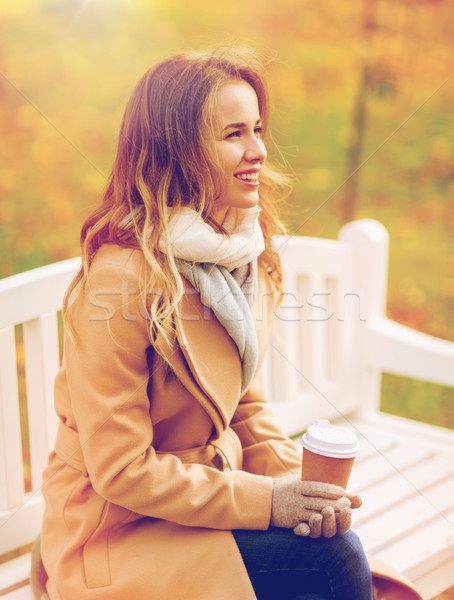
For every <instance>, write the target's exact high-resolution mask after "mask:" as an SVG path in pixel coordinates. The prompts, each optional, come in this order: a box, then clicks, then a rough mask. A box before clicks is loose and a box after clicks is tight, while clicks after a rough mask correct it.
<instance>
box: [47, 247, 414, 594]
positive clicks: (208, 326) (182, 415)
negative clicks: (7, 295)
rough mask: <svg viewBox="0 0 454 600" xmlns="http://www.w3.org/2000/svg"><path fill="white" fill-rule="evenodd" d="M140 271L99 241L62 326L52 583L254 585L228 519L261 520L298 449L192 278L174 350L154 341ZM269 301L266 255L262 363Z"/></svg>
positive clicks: (55, 588)
mask: <svg viewBox="0 0 454 600" xmlns="http://www.w3.org/2000/svg"><path fill="white" fill-rule="evenodd" d="M144 271H145V266H144V261H143V257H142V254H141V253H140V251H138V250H131V249H125V248H120V247H118V246H115V245H105V246H103V247H102V248H101V249H100V250H99V251H98V253H97V255H96V257H95V259H94V262H93V265H92V267H91V269H90V275H89V281H88V285H86V286H85V288H84V290H83V291H82V292H81V294H80V296H79V297H78V299H77V301H76V304H75V309H74V313H73V323H74V327H75V330H76V333H77V342H78V343H77V347H74V345H73V343H72V341H71V339H70V338H69V336H66V339H65V353H64V358H63V363H62V367H61V370H60V372H59V374H58V376H57V379H56V385H55V403H56V410H57V413H58V415H59V417H60V421H61V424H60V428H59V433H58V437H57V442H56V447H55V452H53V453H52V454H51V455H50V459H49V466H48V468H47V469H46V471H45V473H44V486H43V492H44V496H45V499H46V511H45V515H44V521H43V531H42V556H43V561H44V565H45V568H46V571H47V573H48V575H49V581H48V592H49V596H50V598H51V600H57V599H58V600H75V599H77V600H125V599H128V598H131V599H133V600H152V599H153V598H159V599H160V600H174V599H175V598H178V599H179V600H185V599H187V600H214V599H216V600H232V599H238V600H253V599H254V598H255V594H254V591H253V589H252V587H251V584H250V582H249V578H248V575H247V572H246V570H245V567H244V565H243V562H242V559H241V555H240V553H239V551H238V548H237V546H236V543H235V540H234V538H233V536H232V534H231V532H230V530H231V529H237V528H238V529H262V530H264V529H267V528H268V526H269V520H270V514H271V497H272V477H278V476H282V475H285V474H287V473H289V472H298V471H299V467H300V458H299V453H298V451H297V450H296V447H295V446H294V444H293V443H292V442H291V441H290V440H288V439H287V438H286V437H285V436H284V435H283V434H282V433H281V432H280V431H279V429H278V428H277V426H276V424H275V422H274V419H273V416H272V414H271V412H270V409H269V407H268V406H267V404H266V402H265V398H264V392H263V387H262V383H261V379H260V376H256V378H255V380H254V381H253V383H252V385H251V386H250V388H249V390H248V391H247V392H246V394H245V395H243V397H241V398H240V381H241V364H240V359H239V355H238V352H237V349H236V346H235V344H234V342H233V341H232V339H231V338H230V337H229V335H228V334H227V332H226V331H225V329H224V328H223V327H222V326H221V325H220V324H219V322H218V321H217V319H216V318H215V317H214V315H213V313H212V312H211V310H209V309H207V308H206V307H204V306H202V304H201V303H200V300H199V296H198V294H197V293H196V292H195V290H193V289H192V288H191V287H190V286H189V284H188V286H187V294H186V295H185V297H184V300H183V302H182V304H181V307H180V311H179V316H178V318H177V320H176V328H177V340H176V341H175V343H174V344H173V345H171V346H166V345H165V344H164V343H163V341H162V338H158V339H157V340H156V345H155V347H159V348H160V349H161V350H162V351H163V352H165V354H166V356H167V357H168V362H169V364H166V362H165V361H164V360H163V359H162V358H161V356H160V355H159V354H158V353H157V352H156V350H155V349H153V348H152V347H150V343H149V339H148V334H147V322H146V318H145V314H146V313H145V311H144V309H143V304H142V300H141V298H140V297H139V295H138V289H139V282H140V278H141V277H142V276H143V274H144ZM148 300H149V298H148ZM275 301H276V294H275V291H274V288H273V286H272V284H271V282H270V280H269V276H268V275H267V274H266V273H265V272H264V271H260V275H259V293H258V295H257V299H256V302H255V303H254V307H253V316H254V322H255V325H256V331H257V336H258V341H259V364H260V362H261V361H262V360H263V356H264V353H265V350H266V347H267V342H268V337H269V328H270V323H271V316H272V312H273V309H274V306H275ZM226 465H227V466H226ZM402 597H403V596H402Z"/></svg>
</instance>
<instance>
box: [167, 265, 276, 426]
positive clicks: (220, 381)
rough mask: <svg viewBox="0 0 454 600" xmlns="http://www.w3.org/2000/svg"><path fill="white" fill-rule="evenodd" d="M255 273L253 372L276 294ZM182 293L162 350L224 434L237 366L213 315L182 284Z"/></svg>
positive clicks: (234, 402)
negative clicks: (171, 338) (172, 337)
mask: <svg viewBox="0 0 454 600" xmlns="http://www.w3.org/2000/svg"><path fill="white" fill-rule="evenodd" d="M258 271H259V286H258V293H257V296H256V300H255V302H254V306H253V307H252V314H253V318H254V323H255V328H256V332H257V339H258V347H259V362H258V368H259V367H260V365H261V362H262V360H263V357H264V355H265V352H266V348H267V345H268V337H269V330H270V325H271V319H272V313H273V309H274V305H275V300H276V293H275V291H274V288H273V287H272V286H271V284H270V281H269V276H268V275H267V274H266V273H265V272H264V270H263V269H258ZM185 287H186V293H185V294H184V296H183V299H182V302H181V304H180V307H179V310H178V316H177V319H176V337H177V339H176V341H175V343H174V345H173V347H170V346H168V347H167V348H164V347H163V345H162V344H161V346H160V348H159V349H160V351H164V352H165V357H166V359H167V360H168V362H169V364H170V366H171V368H172V370H173V371H174V372H175V374H176V376H177V377H178V378H179V379H180V381H181V382H182V383H183V385H185V387H186V388H187V389H189V390H190V391H191V393H192V394H193V395H194V397H195V398H196V399H197V400H198V401H199V402H200V403H201V404H202V406H203V407H204V409H205V410H206V411H207V412H208V414H210V417H211V418H212V420H213V423H214V425H215V427H216V429H217V430H218V432H219V433H220V432H221V431H223V430H224V429H226V428H227V427H228V425H229V423H230V421H231V419H232V417H233V414H234V412H235V410H236V408H237V406H238V401H239V398H240V393H241V392H240V391H241V372H242V369H241V361H240V356H239V354H238V350H237V347H236V344H235V342H234V341H233V340H232V338H231V337H230V335H229V334H228V333H227V331H226V330H225V328H224V327H223V326H222V325H221V324H220V322H219V321H218V319H217V318H216V316H215V314H214V313H213V311H212V310H211V309H210V308H208V307H206V306H204V305H203V304H202V303H201V301H200V297H199V294H198V292H197V291H196V290H195V289H194V288H193V287H192V286H191V285H190V284H189V283H188V282H186V281H185Z"/></svg>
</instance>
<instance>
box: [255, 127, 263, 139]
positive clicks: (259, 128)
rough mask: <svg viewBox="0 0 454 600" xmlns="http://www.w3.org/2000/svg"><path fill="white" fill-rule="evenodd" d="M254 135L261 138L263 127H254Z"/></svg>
mask: <svg viewBox="0 0 454 600" xmlns="http://www.w3.org/2000/svg"><path fill="white" fill-rule="evenodd" d="M254 133H255V135H256V136H257V137H262V134H263V127H256V128H255V129H254Z"/></svg>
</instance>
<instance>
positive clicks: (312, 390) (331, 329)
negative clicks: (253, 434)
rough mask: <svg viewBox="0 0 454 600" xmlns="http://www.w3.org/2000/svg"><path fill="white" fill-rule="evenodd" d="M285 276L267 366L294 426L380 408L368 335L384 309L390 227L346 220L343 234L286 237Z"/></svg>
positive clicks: (273, 391)
mask: <svg viewBox="0 0 454 600" xmlns="http://www.w3.org/2000/svg"><path fill="white" fill-rule="evenodd" d="M277 248H278V249H279V252H280V254H281V258H282V265H283V273H284V282H283V290H284V293H283V295H282V303H281V305H280V307H279V308H278V310H277V311H276V319H275V327H274V332H273V336H272V339H271V345H270V351H269V354H268V365H267V368H266V373H267V377H268V381H267V383H268V388H269V397H270V399H271V400H272V403H273V408H274V411H275V413H276V416H277V417H278V420H279V422H280V424H281V427H282V428H283V429H284V430H285V431H286V433H288V434H296V433H299V432H301V431H302V430H303V429H304V428H305V427H307V425H309V424H310V423H312V422H314V420H315V419H319V418H327V419H335V418H339V417H340V416H345V415H348V414H351V413H353V412H356V411H359V410H362V409H370V408H373V409H377V408H378V405H379V395H380V381H381V380H380V375H381V374H380V372H379V371H377V370H376V369H374V368H373V366H372V365H371V364H367V363H366V360H368V359H369V358H370V357H366V356H365V354H364V352H363V340H364V338H365V333H366V331H367V328H368V327H369V325H370V323H371V322H372V321H373V320H374V319H376V318H380V317H382V316H384V314H385V307H386V294H387V265H388V234H387V231H386V229H385V228H384V227H383V225H381V224H380V223H378V222H377V221H373V220H371V219H363V220H360V221H356V222H352V223H349V224H348V225H346V226H345V227H343V228H342V229H341V231H340V234H339V239H338V240H327V239H316V238H307V237H292V238H289V239H287V240H286V239H283V238H282V239H279V240H278V243H277Z"/></svg>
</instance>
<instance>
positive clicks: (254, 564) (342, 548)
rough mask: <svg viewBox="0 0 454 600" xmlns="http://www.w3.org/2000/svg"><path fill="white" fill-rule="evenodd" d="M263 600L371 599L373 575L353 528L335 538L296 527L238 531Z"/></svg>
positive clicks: (250, 573) (252, 576)
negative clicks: (309, 534)
mask: <svg viewBox="0 0 454 600" xmlns="http://www.w3.org/2000/svg"><path fill="white" fill-rule="evenodd" d="M233 535H234V537H235V540H236V543H237V545H238V548H239V550H240V553H241V555H242V557H243V561H244V563H245V566H246V569H247V571H248V574H249V578H250V580H251V583H252V585H253V587H254V590H255V593H256V595H257V598H258V600H284V599H285V600H371V599H372V578H371V573H370V569H369V565H368V562H367V559H366V557H365V554H364V551H363V548H362V546H361V542H360V541H359V539H358V537H357V536H356V535H355V534H354V533H353V532H351V531H349V532H347V533H345V534H338V535H336V536H335V537H333V538H330V539H326V538H319V539H312V538H307V537H300V536H296V535H295V534H294V533H293V531H292V530H291V529H281V528H275V527H271V528H270V529H269V530H268V531H246V530H236V531H233Z"/></svg>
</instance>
